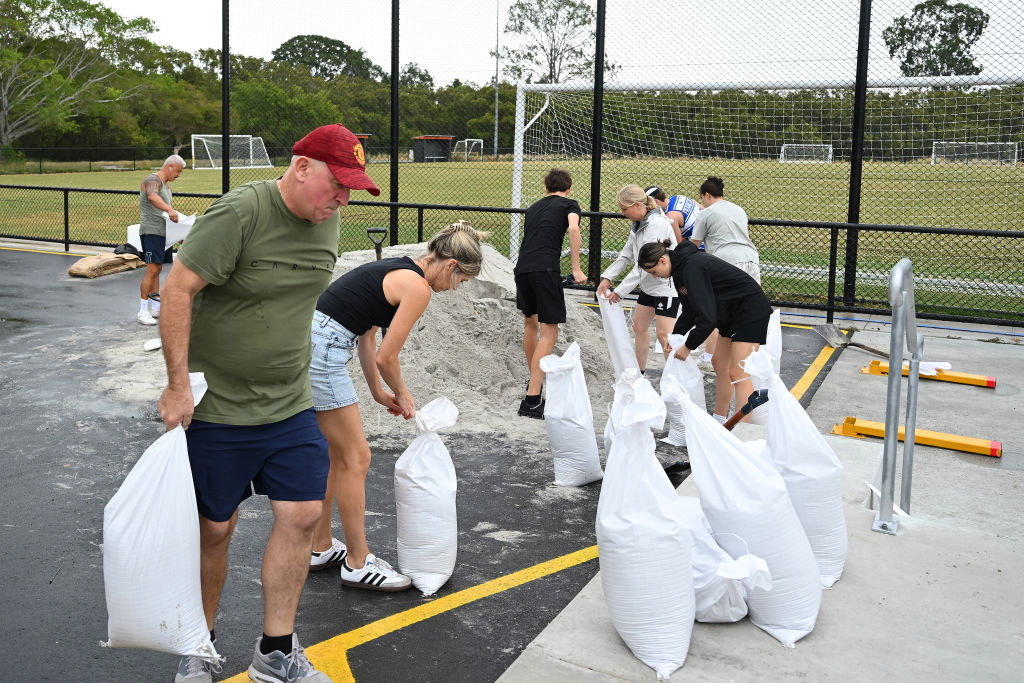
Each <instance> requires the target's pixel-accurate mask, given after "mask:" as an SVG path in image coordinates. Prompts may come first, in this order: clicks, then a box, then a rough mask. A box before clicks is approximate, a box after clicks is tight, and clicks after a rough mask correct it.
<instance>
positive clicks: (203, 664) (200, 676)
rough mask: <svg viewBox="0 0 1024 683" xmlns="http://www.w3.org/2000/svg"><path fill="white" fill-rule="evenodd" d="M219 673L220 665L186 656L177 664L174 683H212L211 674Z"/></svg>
mask: <svg viewBox="0 0 1024 683" xmlns="http://www.w3.org/2000/svg"><path fill="white" fill-rule="evenodd" d="M214 673H220V664H211V663H210V662H208V661H206V660H205V659H200V658H199V657H193V656H192V655H186V656H184V657H182V658H181V660H180V661H179V662H178V673H177V675H175V677H174V683H213V674H214Z"/></svg>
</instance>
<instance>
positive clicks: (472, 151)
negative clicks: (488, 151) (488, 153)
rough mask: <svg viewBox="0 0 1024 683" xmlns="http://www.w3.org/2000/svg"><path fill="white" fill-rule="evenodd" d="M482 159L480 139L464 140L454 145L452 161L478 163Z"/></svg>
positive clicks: (482, 146)
mask: <svg viewBox="0 0 1024 683" xmlns="http://www.w3.org/2000/svg"><path fill="white" fill-rule="evenodd" d="M483 158H484V141H483V140H481V139H480V138H466V139H465V140H459V141H458V142H456V143H455V147H454V148H453V149H452V161H480V160H481V159H483Z"/></svg>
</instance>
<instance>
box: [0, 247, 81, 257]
mask: <svg viewBox="0 0 1024 683" xmlns="http://www.w3.org/2000/svg"><path fill="white" fill-rule="evenodd" d="M0 249H2V250H4V251H28V252H31V253H33V254H56V255H58V256H91V255H92V254H79V253H78V252H74V251H51V250H49V249H18V248H15V247H0Z"/></svg>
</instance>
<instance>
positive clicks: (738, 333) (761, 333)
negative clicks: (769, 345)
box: [718, 316, 771, 344]
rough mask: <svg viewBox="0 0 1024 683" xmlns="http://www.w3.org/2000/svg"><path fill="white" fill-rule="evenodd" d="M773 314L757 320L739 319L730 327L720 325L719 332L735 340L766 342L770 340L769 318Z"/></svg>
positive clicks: (755, 342)
mask: <svg viewBox="0 0 1024 683" xmlns="http://www.w3.org/2000/svg"><path fill="white" fill-rule="evenodd" d="M770 317H771V316H767V317H764V318H757V319H755V320H739V321H737V322H736V324H734V325H730V326H729V327H728V328H724V327H719V328H718V333H719V334H721V335H722V336H723V337H729V338H730V339H732V341H735V342H748V343H751V344H764V343H766V342H767V341H768V320H769V318H770Z"/></svg>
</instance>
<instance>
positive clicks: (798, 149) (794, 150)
mask: <svg viewBox="0 0 1024 683" xmlns="http://www.w3.org/2000/svg"><path fill="white" fill-rule="evenodd" d="M779 163H780V164H831V163H832V145H804V144H796V143H786V144H784V145H782V149H781V150H779Z"/></svg>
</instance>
